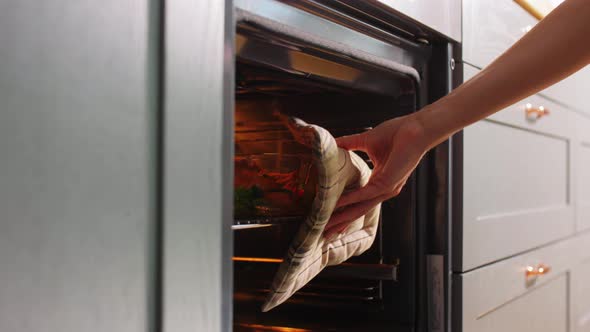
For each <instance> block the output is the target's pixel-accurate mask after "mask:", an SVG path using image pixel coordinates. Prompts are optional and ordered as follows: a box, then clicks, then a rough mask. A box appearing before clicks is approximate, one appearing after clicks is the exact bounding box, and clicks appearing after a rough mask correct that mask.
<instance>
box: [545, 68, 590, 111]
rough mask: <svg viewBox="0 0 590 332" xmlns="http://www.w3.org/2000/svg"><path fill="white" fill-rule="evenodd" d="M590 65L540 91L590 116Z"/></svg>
mask: <svg viewBox="0 0 590 332" xmlns="http://www.w3.org/2000/svg"><path fill="white" fill-rule="evenodd" d="M589 89H590V66H586V68H583V69H581V70H580V71H578V72H576V73H574V74H572V75H571V76H570V77H568V78H566V79H564V80H563V81H561V82H558V83H556V84H554V85H552V86H550V87H548V88H547V89H545V90H543V91H541V92H539V94H541V95H543V96H547V97H549V98H551V99H554V100H557V101H559V102H560V103H563V104H564V105H567V106H568V107H570V108H572V109H575V110H577V111H580V112H581V113H584V114H586V115H588V116H590V99H589V98H588V90H589Z"/></svg>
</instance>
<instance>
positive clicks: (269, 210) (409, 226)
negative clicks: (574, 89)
mask: <svg viewBox="0 0 590 332" xmlns="http://www.w3.org/2000/svg"><path fill="white" fill-rule="evenodd" d="M368 3H369V4H370V3H371V2H370V1H369V2H368ZM235 5H236V12H235V18H236V33H235V61H236V64H235V70H236V71H235V94H234V97H235V100H234V105H235V110H234V193H233V195H234V201H233V213H234V221H233V226H232V230H233V248H234V249H233V284H234V285H233V286H234V289H233V328H234V331H426V330H438V331H444V330H445V329H444V326H445V325H446V324H447V321H448V317H449V314H450V312H449V311H450V305H449V304H448V301H449V297H448V292H449V289H450V281H449V280H448V277H447V273H446V271H450V270H449V269H447V268H446V267H447V265H448V257H449V256H448V255H449V252H450V242H449V240H448V234H449V228H450V223H449V220H450V208H449V206H450V199H449V197H450V196H449V190H450V185H449V183H450V182H449V181H450V162H451V151H452V146H451V143H450V142H447V143H445V144H443V145H441V146H440V147H438V148H436V149H435V150H433V151H431V152H430V153H428V154H427V155H426V156H425V157H424V159H423V161H422V162H421V163H420V165H419V166H418V168H417V170H416V172H414V174H413V175H412V176H411V178H410V179H409V180H408V182H407V184H406V186H405V188H404V189H403V190H402V192H401V193H400V195H399V196H397V197H396V198H394V199H390V200H388V201H385V202H384V203H383V204H382V207H381V209H382V210H381V217H380V224H379V229H378V233H377V236H376V239H375V241H374V243H373V245H372V246H371V248H370V249H369V250H367V251H366V252H365V253H363V254H362V255H360V256H357V257H353V258H351V259H349V260H348V261H346V262H345V263H343V264H340V265H337V266H332V267H328V268H326V269H325V270H324V271H322V272H321V273H320V274H319V275H318V276H317V277H315V278H314V279H313V280H312V281H311V282H309V283H308V284H307V285H306V286H305V287H303V288H302V289H300V290H299V291H298V292H297V293H295V294H294V295H293V296H292V297H291V298H290V299H289V300H288V301H287V302H285V303H283V304H281V305H280V306H278V307H277V308H274V309H272V310H271V311H269V312H266V313H263V312H261V310H260V307H261V305H262V303H263V300H264V298H265V296H266V294H267V293H268V292H269V287H270V283H271V281H272V278H273V276H274V273H275V272H276V271H277V268H278V266H279V264H280V263H281V261H282V259H283V256H284V255H285V253H286V251H287V248H288V246H289V243H290V241H291V239H292V238H293V236H294V234H295V232H296V231H297V229H298V227H299V225H300V224H301V222H302V221H303V220H304V218H305V215H306V213H307V212H308V210H309V203H310V201H311V200H312V199H313V194H314V183H313V176H314V171H313V165H312V163H311V161H310V160H311V157H310V153H309V151H308V150H306V149H305V147H303V146H301V145H299V144H298V143H297V142H295V140H294V139H293V137H292V136H291V135H290V133H289V131H288V130H287V129H286V128H285V126H284V125H283V124H282V122H281V121H280V119H279V118H278V117H277V114H283V115H288V116H294V117H297V118H300V119H302V120H304V121H306V122H307V123H312V124H316V125H319V126H321V127H324V128H326V129H327V130H328V131H329V132H330V133H331V134H332V135H333V136H335V137H338V136H342V135H349V134H353V133H359V132H363V131H366V130H369V129H370V128H372V127H374V126H376V125H378V124H379V123H381V122H383V121H385V120H388V119H391V118H394V117H399V116H404V115H407V114H411V113H413V112H416V111H417V110H419V109H420V108H421V107H423V106H424V105H426V104H428V103H430V102H432V101H434V100H436V99H438V98H440V97H441V96H443V95H445V94H447V93H448V92H449V91H450V89H451V88H452V87H453V84H454V82H453V79H452V78H453V69H455V68H454V67H455V66H456V65H455V64H454V63H453V62H452V58H453V54H454V53H457V52H458V45H455V44H453V43H452V42H451V41H449V40H447V39H446V38H445V37H443V36H440V35H437V34H436V33H434V32H430V31H429V30H428V29H426V28H424V27H421V26H419V25H417V24H415V23H412V22H410V21H409V20H407V19H405V18H403V17H400V16H398V15H395V14H394V13H392V12H391V11H390V10H386V9H385V8H383V7H380V6H376V5H373V6H371V5H367V3H363V4H359V3H358V2H354V1H300V2H291V1H271V0H262V1H260V0H259V1H247V0H245V1H235ZM359 155H360V156H361V157H362V158H363V159H364V160H365V161H366V162H367V164H368V165H369V166H372V165H371V161H370V159H369V158H368V157H367V156H366V155H364V154H362V153H359Z"/></svg>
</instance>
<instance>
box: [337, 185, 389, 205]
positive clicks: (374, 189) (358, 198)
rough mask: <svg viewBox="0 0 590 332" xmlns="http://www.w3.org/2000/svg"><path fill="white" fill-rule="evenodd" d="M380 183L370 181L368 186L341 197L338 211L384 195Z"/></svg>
mask: <svg viewBox="0 0 590 332" xmlns="http://www.w3.org/2000/svg"><path fill="white" fill-rule="evenodd" d="M377 183H379V182H378V181H370V182H369V183H367V185H366V186H364V187H361V188H359V189H356V190H353V191H350V192H347V193H344V194H342V196H340V199H339V200H338V203H336V209H338V208H341V207H343V206H347V205H350V204H355V203H359V202H362V201H367V200H372V199H374V198H376V197H378V196H380V195H382V194H383V192H382V190H381V187H380V185H377Z"/></svg>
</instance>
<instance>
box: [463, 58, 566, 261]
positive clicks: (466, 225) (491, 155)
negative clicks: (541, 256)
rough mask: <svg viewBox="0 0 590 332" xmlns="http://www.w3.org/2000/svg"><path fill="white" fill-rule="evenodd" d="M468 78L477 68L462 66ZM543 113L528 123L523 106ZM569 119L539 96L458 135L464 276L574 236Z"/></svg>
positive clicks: (559, 109) (563, 111)
mask: <svg viewBox="0 0 590 332" xmlns="http://www.w3.org/2000/svg"><path fill="white" fill-rule="evenodd" d="M465 73H466V77H465V78H466V79H468V78H469V77H470V76H471V75H473V74H474V70H473V69H470V67H468V66H466V68H465ZM528 103H530V104H534V105H535V107H538V106H539V105H544V107H545V109H550V110H551V113H550V114H549V115H547V116H544V117H542V118H539V119H537V120H534V121H530V120H527V117H526V115H525V105H526V104H528ZM571 125H572V123H571V114H570V112H568V111H566V110H564V109H562V108H561V107H560V106H558V105H556V104H554V103H551V102H549V101H548V100H545V99H543V98H541V97H538V96H532V97H530V98H527V99H526V100H524V101H523V102H520V103H517V104H515V105H513V106H510V107H508V108H507V109H505V110H503V111H501V112H499V113H497V114H495V115H493V116H491V117H489V118H488V119H486V120H483V121H480V122H477V123H475V124H474V125H472V126H469V127H467V128H466V129H465V130H464V132H463V140H464V142H463V223H462V225H461V227H462V234H461V237H460V241H462V251H461V252H460V253H457V254H458V255H459V256H460V257H457V259H455V264H454V265H455V266H454V268H455V271H467V270H471V269H474V268H477V267H478V266H482V265H484V264H488V263H490V262H493V261H497V260H500V259H503V258H505V257H508V256H512V255H515V254H518V253H520V252H524V251H527V250H530V249H532V248H535V247H539V246H541V245H544V244H546V243H549V242H551V241H555V240H557V239H560V238H564V237H566V236H569V235H573V233H574V231H575V219H574V208H573V204H572V200H571V187H572V186H571V173H572V170H571V164H572V163H571V155H572V154H571V144H572V138H571V137H572V136H575V134H574V133H573V131H572V130H571V129H570V126H571Z"/></svg>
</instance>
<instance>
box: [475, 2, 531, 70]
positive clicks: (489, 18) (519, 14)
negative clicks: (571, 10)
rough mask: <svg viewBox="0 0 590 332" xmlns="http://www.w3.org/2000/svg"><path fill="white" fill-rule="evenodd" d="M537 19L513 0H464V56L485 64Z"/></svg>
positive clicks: (476, 63) (528, 28)
mask: <svg viewBox="0 0 590 332" xmlns="http://www.w3.org/2000/svg"><path fill="white" fill-rule="evenodd" d="M537 22H538V21H537V19H535V18H534V17H533V16H531V15H530V14H529V13H528V12H526V11H525V10H524V9H523V8H522V7H520V6H519V5H518V4H516V3H515V2H513V1H509V0H501V1H489V0H463V59H464V60H465V61H466V62H468V63H470V64H472V65H475V66H477V67H485V66H486V65H488V64H489V63H490V62H492V61H493V60H494V59H495V58H496V57H498V56H499V55H500V54H502V53H503V52H504V51H506V50H507V49H508V48H509V47H510V46H511V45H512V44H514V42H516V41H517V40H518V39H520V38H521V37H522V36H523V35H524V34H525V33H526V32H527V31H528V30H530V29H531V28H532V27H533V26H534V25H535V24H536V23H537Z"/></svg>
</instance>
